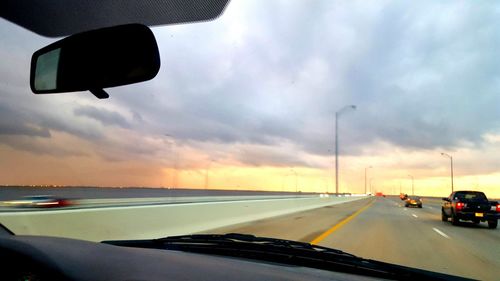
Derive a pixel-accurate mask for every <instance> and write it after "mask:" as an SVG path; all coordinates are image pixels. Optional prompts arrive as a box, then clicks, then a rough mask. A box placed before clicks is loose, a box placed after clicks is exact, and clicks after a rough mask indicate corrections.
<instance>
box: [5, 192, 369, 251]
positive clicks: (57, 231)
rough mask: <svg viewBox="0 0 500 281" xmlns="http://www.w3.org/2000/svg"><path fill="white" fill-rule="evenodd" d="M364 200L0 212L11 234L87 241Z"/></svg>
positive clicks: (193, 229)
mask: <svg viewBox="0 0 500 281" xmlns="http://www.w3.org/2000/svg"><path fill="white" fill-rule="evenodd" d="M363 198H365V197H319V196H314V197H311V196H303V197H295V198H286V199H277V198H274V199H261V198H259V199H253V198H252V199H248V200H244V201H242V200H239V201H219V202H196V203H177V204H165V205H145V206H130V207H123V206H121V207H107V208H87V209H68V210H51V211H30V212H12V213H9V212H4V213H0V223H2V224H3V225H5V226H6V227H7V228H9V229H10V230H12V231H13V232H14V233H16V234H22V235H46V236H58V237H69V238H77V239H83V240H89V241H102V240H117V239H148V238H158V237H164V236H171V235H182V234H190V233H197V232H206V231H208V230H210V229H215V228H218V227H224V226H228V225H233V224H237V223H242V222H249V221H253V220H258V219H263V218H268V217H273V216H279V215H284V214H289V213H293V212H298V211H304V210H309V209H314V208H319V207H324V206H329V205H334V204H340V203H344V202H348V201H353V200H359V199H363Z"/></svg>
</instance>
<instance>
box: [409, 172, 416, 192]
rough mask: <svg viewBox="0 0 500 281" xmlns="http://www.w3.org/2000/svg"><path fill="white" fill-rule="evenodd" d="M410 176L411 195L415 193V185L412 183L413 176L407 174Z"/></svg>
mask: <svg viewBox="0 0 500 281" xmlns="http://www.w3.org/2000/svg"><path fill="white" fill-rule="evenodd" d="M408 176H409V177H410V178H411V195H415V185H414V180H415V179H414V178H413V176H412V175H408Z"/></svg>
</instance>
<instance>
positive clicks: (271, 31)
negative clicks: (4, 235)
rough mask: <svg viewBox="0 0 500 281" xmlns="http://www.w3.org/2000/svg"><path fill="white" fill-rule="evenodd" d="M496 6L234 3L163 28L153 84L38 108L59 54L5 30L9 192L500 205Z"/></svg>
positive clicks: (2, 164)
mask: <svg viewBox="0 0 500 281" xmlns="http://www.w3.org/2000/svg"><path fill="white" fill-rule="evenodd" d="M499 13H500V3H496V2H495V1H491V2H488V1H484V2H479V3H477V2H474V1H418V2H412V3H405V2H401V1H370V2H366V1H273V2H272V3H268V1H264V0H259V1H233V2H231V3H229V5H228V6H227V8H226V10H225V11H224V13H223V14H222V15H221V17H219V18H218V19H216V20H214V21H210V22H204V23H196V24H185V25H170V26H161V27H154V28H153V32H154V34H155V36H156V39H157V41H158V45H159V49H160V57H161V69H160V72H159V73H158V75H157V76H156V77H155V78H154V79H153V80H150V81H147V82H143V83H138V84H134V85H128V86H123V87H117V88H111V89H108V90H107V91H108V93H109V94H110V96H111V98H109V99H108V100H98V99H96V98H95V97H94V96H93V95H91V94H90V93H88V92H80V93H68V94H58V95H34V94H32V93H31V91H30V89H29V84H28V81H29V66H30V59H31V55H32V53H33V52H34V51H36V50H38V49H40V48H42V47H44V46H46V45H48V44H50V43H52V42H54V41H55V40H57V38H46V37H42V36H39V35H37V34H35V33H32V32H30V31H27V30H25V29H23V28H21V27H18V26H16V25H14V24H12V23H10V22H7V21H5V20H3V19H0V37H1V38H2V40H0V184H23V185H24V184H25V185H31V184H54V185H92V186H149V187H185V188H214V189H250V190H278V191H281V190H283V191H296V190H300V191H304V192H334V191H335V170H334V169H335V166H334V153H335V138H334V124H335V113H336V112H337V111H339V110H341V109H342V108H344V107H345V106H348V105H356V109H355V110H347V111H344V112H343V113H342V114H341V115H340V116H339V118H338V136H339V163H340V164H339V191H340V192H353V193H364V192H365V168H368V167H371V168H368V169H366V171H367V177H366V187H367V190H368V191H370V190H371V191H382V192H384V193H390V194H399V192H404V193H411V192H412V190H411V188H412V179H411V177H413V179H414V180H413V187H414V190H415V193H416V194H421V195H433V196H447V195H449V193H450V191H451V186H450V185H451V184H450V159H449V158H446V157H444V156H442V155H441V153H442V152H444V153H447V154H449V155H452V156H453V160H454V163H453V164H454V175H455V177H454V186H455V189H472V190H482V191H485V192H486V194H487V195H488V196H490V197H495V198H500V186H499V182H500V171H499V168H500V157H499V155H500V94H499V93H500V79H499V78H500V68H499V67H498V65H500V55H498V54H499V53H498V48H499V46H500V25H498V24H497V21H498V20H497V19H498V18H499Z"/></svg>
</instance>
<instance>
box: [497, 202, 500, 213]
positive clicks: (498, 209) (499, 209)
mask: <svg viewBox="0 0 500 281" xmlns="http://www.w3.org/2000/svg"><path fill="white" fill-rule="evenodd" d="M497 213H500V204H497Z"/></svg>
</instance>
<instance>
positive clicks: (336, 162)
mask: <svg viewBox="0 0 500 281" xmlns="http://www.w3.org/2000/svg"><path fill="white" fill-rule="evenodd" d="M349 109H352V110H356V106H355V105H346V106H344V107H343V108H341V109H340V110H338V111H337V112H335V194H336V196H338V195H339V136H338V131H339V129H338V125H339V121H338V119H339V117H340V115H341V114H342V113H344V112H346V111H347V110H349Z"/></svg>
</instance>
